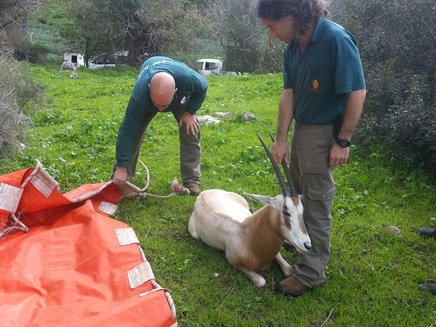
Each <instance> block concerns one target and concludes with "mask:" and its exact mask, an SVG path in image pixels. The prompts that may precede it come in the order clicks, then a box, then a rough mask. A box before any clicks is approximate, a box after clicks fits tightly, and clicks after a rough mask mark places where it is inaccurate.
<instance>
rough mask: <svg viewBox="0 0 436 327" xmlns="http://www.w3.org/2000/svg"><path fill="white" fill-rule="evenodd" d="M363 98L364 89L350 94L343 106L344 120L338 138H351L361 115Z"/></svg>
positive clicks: (364, 95) (364, 94)
mask: <svg viewBox="0 0 436 327" xmlns="http://www.w3.org/2000/svg"><path fill="white" fill-rule="evenodd" d="M365 97H366V89H362V90H357V91H352V92H350V94H349V96H348V101H347V104H346V106H345V112H344V120H343V122H342V126H341V129H340V132H339V135H338V137H339V138H341V139H346V140H351V138H352V137H353V134H354V130H355V128H356V126H357V124H358V123H359V119H360V116H361V114H362V109H363V103H364V102H365Z"/></svg>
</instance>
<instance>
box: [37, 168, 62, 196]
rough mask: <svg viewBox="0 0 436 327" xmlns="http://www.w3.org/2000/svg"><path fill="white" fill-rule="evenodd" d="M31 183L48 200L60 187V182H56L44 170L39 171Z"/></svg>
mask: <svg viewBox="0 0 436 327" xmlns="http://www.w3.org/2000/svg"><path fill="white" fill-rule="evenodd" d="M30 182H31V183H32V184H33V186H35V187H36V188H37V189H38V191H40V192H41V193H42V194H43V195H44V196H45V197H46V198H48V197H49V196H50V194H51V192H53V190H54V189H55V188H56V187H57V186H58V182H56V181H55V180H54V178H53V177H51V176H50V175H49V174H48V173H47V172H46V171H45V170H44V169H39V170H38V172H37V173H36V174H35V176H33V178H32V180H31V181H30Z"/></svg>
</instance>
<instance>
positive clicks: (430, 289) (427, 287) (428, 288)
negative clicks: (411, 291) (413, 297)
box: [419, 283, 436, 295]
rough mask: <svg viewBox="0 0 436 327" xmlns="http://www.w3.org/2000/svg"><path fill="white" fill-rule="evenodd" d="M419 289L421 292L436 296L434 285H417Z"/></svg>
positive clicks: (435, 285)
mask: <svg viewBox="0 0 436 327" xmlns="http://www.w3.org/2000/svg"><path fill="white" fill-rule="evenodd" d="M419 289H420V290H421V291H428V292H430V293H431V294H433V295H436V283H429V284H421V285H419Z"/></svg>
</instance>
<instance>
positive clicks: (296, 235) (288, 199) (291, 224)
mask: <svg viewBox="0 0 436 327" xmlns="http://www.w3.org/2000/svg"><path fill="white" fill-rule="evenodd" d="M270 135H271V138H272V139H273V141H274V137H273V136H272V134H270ZM257 136H258V138H259V140H260V142H261V143H262V145H263V147H264V149H265V151H266V154H267V155H268V157H269V159H270V161H271V164H272V166H273V168H274V171H275V172H276V175H277V178H278V180H279V183H280V186H281V187H282V191H283V195H278V196H276V197H274V198H270V197H268V196H262V195H252V194H247V195H248V196H250V197H251V198H253V199H254V200H256V201H259V202H261V203H263V204H264V205H268V206H270V207H273V208H275V209H276V210H277V211H278V212H279V213H280V219H281V220H282V221H283V224H282V228H281V232H282V237H283V238H284V239H285V240H286V241H287V242H289V243H291V244H293V245H294V246H295V248H296V249H297V251H299V252H308V251H309V250H310V249H311V246H312V244H311V241H310V237H309V235H308V233H307V230H306V225H305V224H304V220H303V204H302V203H301V201H300V198H299V197H298V194H297V191H296V190H295V187H294V185H293V183H292V179H291V177H290V173H289V168H288V166H287V164H286V162H285V159H283V161H282V166H283V170H284V171H285V175H286V179H287V181H288V185H286V183H285V181H284V179H283V176H282V174H281V172H280V168H279V166H278V165H277V162H276V160H275V159H274V156H273V155H272V153H271V152H270V150H269V149H268V147H267V145H266V144H265V142H264V141H263V140H262V138H261V137H260V135H259V134H258V133H257Z"/></svg>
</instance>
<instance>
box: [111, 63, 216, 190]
mask: <svg viewBox="0 0 436 327" xmlns="http://www.w3.org/2000/svg"><path fill="white" fill-rule="evenodd" d="M207 86H208V85H207V82H206V80H205V79H204V78H203V77H202V76H201V75H200V74H198V73H197V72H195V71H193V70H192V69H190V68H189V67H188V66H186V65H185V64H184V63H182V62H179V61H175V60H173V59H171V58H167V57H152V58H150V59H148V60H147V61H146V62H145V63H144V64H143V65H142V67H141V70H140V72H139V75H138V77H137V79H136V83H135V86H134V88H133V92H132V95H131V97H130V101H129V104H128V106H127V109H126V114H125V116H124V119H123V122H122V123H121V126H120V129H119V131H118V138H117V145H116V160H117V162H116V165H115V167H114V173H113V181H114V184H116V185H118V186H120V187H122V186H124V185H125V183H126V181H131V180H133V178H134V176H135V171H136V165H137V162H138V156H139V150H140V149H141V144H142V141H143V139H144V136H145V133H146V131H147V127H148V124H149V123H150V121H151V120H152V119H153V117H154V116H155V115H156V114H157V113H158V112H169V111H170V112H172V113H173V115H174V117H175V119H176V120H177V122H178V124H179V140H180V174H181V176H182V182H183V184H184V186H185V187H187V188H188V189H189V191H190V192H191V194H192V195H198V194H199V193H200V192H201V189H200V182H201V172H200V159H201V147H200V126H199V124H198V121H197V119H196V112H197V110H198V109H199V108H200V107H201V105H202V104H203V101H204V99H205V98H206V92H207Z"/></svg>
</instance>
